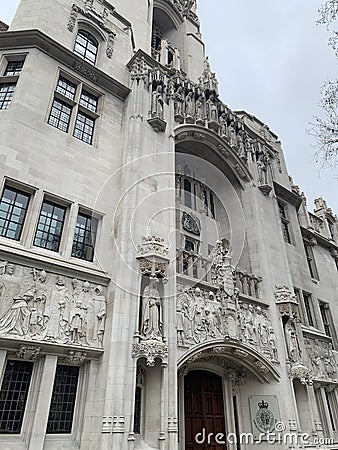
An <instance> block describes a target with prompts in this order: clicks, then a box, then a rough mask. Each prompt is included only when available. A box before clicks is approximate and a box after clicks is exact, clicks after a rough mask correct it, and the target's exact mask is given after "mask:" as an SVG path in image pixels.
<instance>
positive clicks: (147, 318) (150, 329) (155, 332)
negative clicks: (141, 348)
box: [141, 278, 163, 340]
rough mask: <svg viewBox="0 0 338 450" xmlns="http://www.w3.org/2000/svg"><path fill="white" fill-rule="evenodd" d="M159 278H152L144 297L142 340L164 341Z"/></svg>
mask: <svg viewBox="0 0 338 450" xmlns="http://www.w3.org/2000/svg"><path fill="white" fill-rule="evenodd" d="M158 284H159V280H158V278H150V281H149V284H148V286H147V287H146V288H145V289H144V291H143V296H142V321H141V324H142V330H141V334H142V338H143V339H150V340H162V325H163V323H162V305H161V297H160V294H159V292H158V288H157V285H158Z"/></svg>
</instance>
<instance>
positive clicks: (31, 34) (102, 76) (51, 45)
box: [0, 30, 130, 100]
mask: <svg viewBox="0 0 338 450" xmlns="http://www.w3.org/2000/svg"><path fill="white" fill-rule="evenodd" d="M32 47H34V48H38V49H39V50H41V51H42V52H44V53H46V54H47V55H49V56H50V57H52V58H54V59H55V60H57V61H59V62H61V63H62V64H65V65H66V66H67V67H69V68H71V69H73V70H75V71H76V72H79V73H80V74H81V75H83V76H84V77H85V78H88V79H89V80H91V81H93V82H94V83H95V84H96V85H97V86H99V87H101V88H103V89H104V90H106V91H108V92H110V93H111V94H113V95H115V96H116V97H118V98H119V99H121V100H125V99H126V97H127V96H128V94H129V92H130V89H129V88H128V87H127V86H125V85H123V84H122V83H120V82H119V81H117V80H116V79H114V78H112V77H110V76H109V75H107V74H106V73H104V72H103V71H102V70H100V69H98V68H97V67H95V66H93V65H91V64H89V63H87V62H86V61H84V60H83V59H82V58H80V57H79V56H77V55H75V54H74V53H73V52H72V51H70V50H68V49H67V48H65V47H64V46H63V45H61V44H59V43H58V42H56V41H54V40H53V39H51V38H50V37H48V36H47V35H46V34H44V33H42V32H41V31H39V30H23V31H7V32H5V33H0V49H1V50H10V49H27V48H32Z"/></svg>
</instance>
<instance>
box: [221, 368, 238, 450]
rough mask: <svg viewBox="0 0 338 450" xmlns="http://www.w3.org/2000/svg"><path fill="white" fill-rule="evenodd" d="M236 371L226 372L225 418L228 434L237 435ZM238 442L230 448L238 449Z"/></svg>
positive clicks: (229, 449) (229, 370)
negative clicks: (234, 393)
mask: <svg viewBox="0 0 338 450" xmlns="http://www.w3.org/2000/svg"><path fill="white" fill-rule="evenodd" d="M235 376H236V373H235V371H234V369H231V368H229V369H226V370H225V372H224V398H225V418H226V434H227V435H229V434H230V433H231V434H232V435H233V436H235V435H236V425H235V413H234V405H233V401H232V396H233V384H234V381H235ZM236 449H237V446H236V444H230V443H229V444H228V450H236Z"/></svg>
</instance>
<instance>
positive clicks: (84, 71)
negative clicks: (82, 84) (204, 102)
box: [74, 62, 98, 82]
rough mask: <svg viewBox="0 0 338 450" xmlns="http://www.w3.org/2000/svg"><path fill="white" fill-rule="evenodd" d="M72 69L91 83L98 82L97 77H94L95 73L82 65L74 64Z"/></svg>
mask: <svg viewBox="0 0 338 450" xmlns="http://www.w3.org/2000/svg"><path fill="white" fill-rule="evenodd" d="M74 69H75V70H76V71H77V72H79V73H80V74H81V75H83V76H84V77H86V78H88V79H89V80H91V81H94V82H97V81H98V77H97V75H96V73H95V72H94V70H92V69H90V68H88V67H86V66H85V65H84V64H80V63H78V62H76V63H75V64H74Z"/></svg>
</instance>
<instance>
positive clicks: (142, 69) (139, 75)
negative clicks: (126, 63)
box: [130, 57, 148, 82]
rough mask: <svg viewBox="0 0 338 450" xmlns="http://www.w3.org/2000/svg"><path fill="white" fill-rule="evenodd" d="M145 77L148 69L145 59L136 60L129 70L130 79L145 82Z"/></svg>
mask: <svg viewBox="0 0 338 450" xmlns="http://www.w3.org/2000/svg"><path fill="white" fill-rule="evenodd" d="M147 75H148V68H147V65H146V62H145V59H144V58H143V57H142V58H136V59H135V61H134V63H133V65H132V66H131V69H130V77H131V79H132V80H136V81H137V82H139V81H140V80H143V81H144V82H146V80H147Z"/></svg>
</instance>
